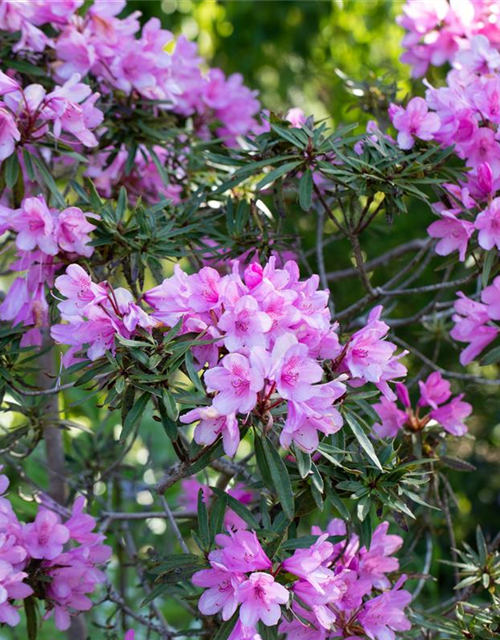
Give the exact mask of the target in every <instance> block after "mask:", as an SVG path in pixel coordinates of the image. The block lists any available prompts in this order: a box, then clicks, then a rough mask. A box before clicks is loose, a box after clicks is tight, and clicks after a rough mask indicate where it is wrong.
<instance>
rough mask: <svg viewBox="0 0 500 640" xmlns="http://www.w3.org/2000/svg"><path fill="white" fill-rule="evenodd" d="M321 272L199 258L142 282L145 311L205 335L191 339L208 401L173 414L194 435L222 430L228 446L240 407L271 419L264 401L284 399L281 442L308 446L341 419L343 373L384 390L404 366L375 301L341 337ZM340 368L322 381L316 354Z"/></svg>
mask: <svg viewBox="0 0 500 640" xmlns="http://www.w3.org/2000/svg"><path fill="white" fill-rule="evenodd" d="M318 284H319V278H318V277H317V276H312V277H311V278H310V279H309V280H306V281H301V280H300V274H299V269H298V266H297V264H296V263H295V262H293V261H289V262H287V263H286V264H285V266H284V268H283V269H277V268H276V260H275V258H270V260H269V262H268V263H267V264H266V266H265V267H262V266H261V265H260V264H258V263H252V264H250V265H249V266H247V267H246V268H245V269H244V271H243V274H242V275H240V263H238V262H236V263H235V264H234V268H233V271H232V273H230V274H228V275H225V276H221V275H220V274H219V273H218V272H217V271H216V270H215V269H212V268H211V267H204V268H202V269H201V270H200V271H199V272H198V273H196V274H193V275H187V274H186V273H185V272H184V271H182V269H181V268H180V267H179V266H176V268H175V274H174V275H173V276H172V277H171V278H168V279H166V280H164V281H163V283H162V284H161V285H160V286H158V287H155V288H154V289H152V290H151V291H148V292H147V293H146V294H145V296H144V298H145V300H146V301H147V302H148V303H149V304H150V305H151V307H152V308H153V312H152V316H153V318H155V319H156V320H158V321H160V322H163V323H164V324H166V325H168V326H173V325H175V324H176V323H177V322H178V321H179V320H181V319H182V332H183V333H193V332H194V333H197V334H199V335H200V336H203V337H206V338H209V339H210V338H211V339H212V340H213V343H212V344H209V345H207V346H203V347H195V348H194V349H193V355H194V357H195V359H196V360H197V362H198V365H199V366H200V367H204V366H205V365H208V369H207V370H205V372H204V376H203V380H204V382H205V384H206V387H207V390H208V392H209V393H213V394H214V397H213V401H212V405H211V406H209V407H201V408H197V409H194V410H192V411H189V412H188V413H187V414H184V415H183V416H181V421H182V422H184V423H186V424H189V423H193V422H195V421H198V425H197V427H196V430H195V435H194V437H195V440H196V442H198V443H199V444H205V445H209V444H212V443H213V442H215V440H216V439H217V438H218V437H219V435H222V439H223V444H224V450H225V452H226V453H227V455H230V456H232V455H234V453H235V452H236V450H237V448H238V444H239V439H240V434H239V424H238V418H237V416H238V415H241V416H242V419H243V420H245V419H246V418H245V417H244V416H247V415H248V414H249V413H251V412H252V411H254V412H256V414H257V415H258V416H260V418H262V419H264V420H265V421H267V423H268V425H269V428H271V427H272V426H273V416H272V414H271V411H272V409H274V408H276V407H278V406H279V405H282V404H286V409H287V411H286V420H285V422H284V426H283V429H282V431H281V436H280V443H281V445H282V446H283V447H284V448H288V447H289V446H290V445H291V443H292V442H295V443H296V444H297V446H299V447H300V448H301V449H303V450H304V451H307V452H312V451H314V450H315V449H316V448H317V446H318V432H322V433H325V434H332V433H335V432H336V431H338V430H339V429H340V428H341V426H342V418H341V416H340V413H339V412H338V410H337V408H336V407H335V406H334V405H335V403H336V402H337V401H338V400H339V399H341V398H342V396H343V395H344V394H345V391H346V388H345V384H344V381H345V380H347V379H349V381H350V384H352V385H355V386H360V385H363V384H365V383H367V382H372V383H374V384H375V385H377V386H378V387H379V389H380V390H381V391H382V392H383V393H385V394H387V395H388V396H389V397H392V395H393V392H392V391H391V390H390V388H389V385H388V382H389V381H391V380H393V379H395V378H399V377H402V376H404V375H405V373H406V369H405V367H404V366H403V365H402V364H400V363H399V361H398V360H399V358H400V357H401V356H396V355H395V351H396V346H395V345H394V344H392V343H390V342H388V341H387V340H385V338H386V336H387V333H388V330H389V327H388V326H387V325H386V324H385V323H384V322H382V321H381V320H380V314H381V311H382V308H381V307H377V308H376V309H374V310H373V311H372V312H371V314H370V316H369V318H368V322H367V324H366V326H365V327H363V329H361V330H360V331H358V332H356V333H355V334H354V335H353V336H352V337H351V339H350V340H349V341H348V342H347V344H345V345H344V346H342V345H341V344H340V342H339V338H338V335H337V333H336V329H337V326H336V325H334V324H332V323H331V320H330V312H329V310H328V307H327V301H328V292H327V291H320V290H318ZM325 360H326V361H330V363H331V365H332V368H333V370H335V371H336V372H337V373H338V374H339V375H338V376H337V378H336V379H335V380H330V381H329V382H325V383H323V382H322V380H323V377H324V372H323V366H322V365H323V362H324V361H325Z"/></svg>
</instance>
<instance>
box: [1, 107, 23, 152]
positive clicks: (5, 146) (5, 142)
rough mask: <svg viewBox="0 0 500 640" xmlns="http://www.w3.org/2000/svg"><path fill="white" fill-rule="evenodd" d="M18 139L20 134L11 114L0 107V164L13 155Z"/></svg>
mask: <svg viewBox="0 0 500 640" xmlns="http://www.w3.org/2000/svg"><path fill="white" fill-rule="evenodd" d="M20 139H21V133H20V131H19V129H18V128H17V125H16V122H15V120H14V118H13V116H12V114H11V113H10V112H9V111H7V109H4V108H2V107H0V162H1V161H2V160H5V158H8V157H9V156H11V155H12V154H13V153H14V148H15V146H16V142H19V140H20Z"/></svg>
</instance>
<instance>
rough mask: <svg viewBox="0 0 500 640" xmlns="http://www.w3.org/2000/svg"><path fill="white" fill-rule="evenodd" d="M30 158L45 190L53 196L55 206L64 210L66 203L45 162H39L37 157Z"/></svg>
mask: <svg viewBox="0 0 500 640" xmlns="http://www.w3.org/2000/svg"><path fill="white" fill-rule="evenodd" d="M31 157H32V159H33V162H34V163H35V165H36V167H37V169H38V171H39V172H40V175H41V177H42V180H43V181H44V182H45V184H46V186H47V188H48V189H49V191H50V192H51V193H52V195H53V196H54V200H55V201H56V203H57V205H58V206H59V207H61V208H63V209H64V208H65V207H66V202H65V201H64V198H63V197H62V195H61V193H60V191H59V189H58V188H57V185H56V183H55V180H54V178H53V177H52V175H51V174H50V171H49V169H48V167H47V165H46V164H45V162H44V161H43V160H41V159H40V158H38V157H37V156H31Z"/></svg>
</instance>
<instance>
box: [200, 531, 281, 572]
mask: <svg viewBox="0 0 500 640" xmlns="http://www.w3.org/2000/svg"><path fill="white" fill-rule="evenodd" d="M215 541H216V542H217V544H218V545H219V547H221V549H218V550H216V551H212V552H211V553H210V555H209V560H210V561H213V562H216V563H217V564H222V565H223V566H224V567H226V568H227V569H228V570H229V571H232V572H234V573H248V572H249V571H259V570H264V569H270V568H271V567H272V563H271V560H269V558H268V557H267V555H266V554H265V552H264V549H263V548H262V546H261V544H260V542H259V540H258V538H257V535H256V533H255V531H244V530H239V531H229V532H228V534H227V535H226V534H223V533H221V534H218V535H217V536H216V537H215Z"/></svg>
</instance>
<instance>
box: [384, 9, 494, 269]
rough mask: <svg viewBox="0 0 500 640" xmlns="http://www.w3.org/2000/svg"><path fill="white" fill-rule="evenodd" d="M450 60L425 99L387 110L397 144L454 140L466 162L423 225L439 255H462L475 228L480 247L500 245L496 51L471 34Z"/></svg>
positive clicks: (405, 146)
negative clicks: (441, 81) (440, 83)
mask: <svg viewBox="0 0 500 640" xmlns="http://www.w3.org/2000/svg"><path fill="white" fill-rule="evenodd" d="M445 4H446V2H445ZM454 66H455V68H454V69H452V70H451V71H450V72H449V73H448V76H447V84H446V86H444V87H440V88H433V87H431V86H430V85H428V89H427V92H426V100H424V99H423V98H413V99H412V100H410V102H409V103H408V105H407V107H406V109H404V108H403V107H401V106H397V105H394V104H393V105H391V107H390V109H389V115H390V117H391V119H392V123H393V125H394V127H395V128H396V129H397V131H398V144H399V146H400V147H401V148H402V149H410V148H411V147H413V145H414V143H415V139H416V138H419V139H421V140H433V141H435V142H437V143H438V144H440V145H441V146H443V147H448V146H451V145H454V151H455V153H456V154H457V155H458V157H459V158H461V159H462V160H463V161H464V163H465V165H466V166H467V167H468V169H469V170H468V172H467V174H466V181H464V182H462V183H460V184H458V185H446V186H447V188H448V191H449V194H450V195H449V200H450V203H451V206H449V205H448V206H447V205H445V204H444V203H439V204H436V205H435V206H434V210H435V212H436V213H437V214H438V215H439V217H440V219H439V220H438V221H436V222H434V223H432V224H431V225H430V227H429V228H428V233H429V235H430V236H431V237H433V238H437V239H438V240H439V241H438V243H437V245H436V252H437V253H438V254H439V255H448V254H450V253H452V252H454V251H457V252H458V254H459V258H460V260H461V261H464V260H465V258H466V255H467V249H468V246H469V242H470V241H471V239H472V237H473V235H474V234H475V232H477V234H478V235H477V242H478V244H479V246H480V247H481V248H483V249H485V250H486V251H489V250H491V249H493V248H494V247H496V248H497V249H499V248H500V199H499V198H495V197H494V196H495V193H496V192H497V190H498V189H499V187H500V129H499V125H500V73H499V70H500V53H499V52H498V51H497V50H496V48H494V47H493V46H492V45H491V44H490V43H489V42H488V40H487V39H486V38H485V36H482V35H481V36H474V37H473V38H472V39H471V41H470V49H467V50H465V51H461V52H460V53H458V54H457V55H456V56H455V59H454Z"/></svg>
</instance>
